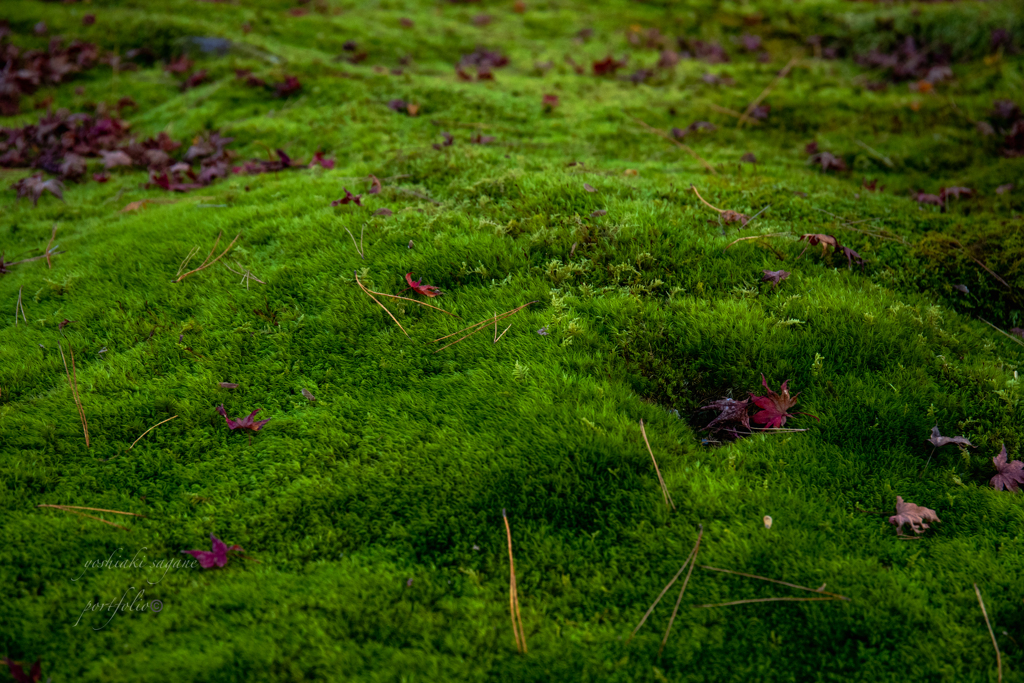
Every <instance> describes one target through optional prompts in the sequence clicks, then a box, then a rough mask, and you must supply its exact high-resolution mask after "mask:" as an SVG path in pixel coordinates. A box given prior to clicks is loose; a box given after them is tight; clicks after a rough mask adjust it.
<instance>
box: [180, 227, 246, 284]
mask: <svg viewBox="0 0 1024 683" xmlns="http://www.w3.org/2000/svg"><path fill="white" fill-rule="evenodd" d="M223 234H224V233H223V232H222V233H219V234H218V235H217V239H216V240H215V241H214V242H213V247H212V248H211V249H210V253H209V254H207V256H206V258H205V259H203V262H202V263H201V264H200V265H199V267H198V268H193V269H192V270H190V271H188V272H187V273H185V274H184V275H180V276H178V279H176V280H173V281H172V282H181V281H182V280H184V279H185V278H187V277H188V276H189V275H191V274H192V273H198V272H199V271H200V270H204V269H206V268H209V267H210V266H212V265H213V264H214V263H216V262H217V261H220V260H221V259H222V258H224V255H225V254H227V253H228V252H229V251H231V247H233V246H235V242H237V241H238V238H239V237H241V236H242V233H238V234H237V235H235V239H233V240H231V243H230V244H229V245H228V246H227V247H226V248H225V249H224V251H222V252H221V254H220V256H218V257H217V258H215V259H213V260H212V261H211V260H210V257H212V256H213V252H214V251H216V250H217V245H218V244H220V238H221V235H223Z"/></svg>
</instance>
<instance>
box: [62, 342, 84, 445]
mask: <svg viewBox="0 0 1024 683" xmlns="http://www.w3.org/2000/svg"><path fill="white" fill-rule="evenodd" d="M57 348H58V349H59V350H60V359H61V360H62V361H64V372H65V374H67V376H68V386H69V387H71V398H72V399H74V401H75V407H76V408H78V417H80V418H81V419H82V431H83V432H84V433H85V447H86V448H89V423H88V422H86V420H85V409H84V408H82V399H80V398H79V397H78V377H77V375H75V379H74V382H72V379H71V378H72V373H73V372H74V369H75V354H74V352H73V351H72V350H71V342H68V353H70V354H71V370H72V372H68V361H67V359H66V358H64V348H63V347H62V346H61V345H60V344H59V343H58V344H57Z"/></svg>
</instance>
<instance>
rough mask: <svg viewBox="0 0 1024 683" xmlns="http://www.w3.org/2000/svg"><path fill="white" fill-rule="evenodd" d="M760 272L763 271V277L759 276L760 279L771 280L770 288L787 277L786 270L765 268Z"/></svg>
mask: <svg viewBox="0 0 1024 683" xmlns="http://www.w3.org/2000/svg"><path fill="white" fill-rule="evenodd" d="M762 272H763V273H764V277H762V278H761V281H762V282H771V283H772V289H775V288H776V287H778V285H779V282H781V281H782V280H785V279H786V278H787V277H789V273H788V272H786V271H785V270H765V271H762Z"/></svg>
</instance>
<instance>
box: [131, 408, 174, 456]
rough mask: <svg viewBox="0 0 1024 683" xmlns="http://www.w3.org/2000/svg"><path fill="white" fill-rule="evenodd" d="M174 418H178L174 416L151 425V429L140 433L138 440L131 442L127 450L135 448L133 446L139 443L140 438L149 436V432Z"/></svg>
mask: <svg viewBox="0 0 1024 683" xmlns="http://www.w3.org/2000/svg"><path fill="white" fill-rule="evenodd" d="M175 417H178V416H177V415H175V416H174V417H169V418H167V419H166V420H163V421H161V422H157V423H156V424H155V425H153V426H152V427H150V428H149V429H147V430H146V431H144V432H142V435H141V436H139V438H138V439H135V441H132V445H131V446H129V447H128V450H129V451H130V450H131V449H133V448H135V444H137V443H138V442H139V441H140V440H141V439H142V437H143V436H145V435H146V434H149V433H150V432H151V431H153V430H154V429H156V428H157V427H159V426H160V425H162V424H163V423H164V422H170V421H171V420H173V419H174V418H175Z"/></svg>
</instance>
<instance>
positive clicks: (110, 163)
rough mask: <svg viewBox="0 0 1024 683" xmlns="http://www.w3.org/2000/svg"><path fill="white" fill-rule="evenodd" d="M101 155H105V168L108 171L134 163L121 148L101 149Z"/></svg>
mask: <svg viewBox="0 0 1024 683" xmlns="http://www.w3.org/2000/svg"><path fill="white" fill-rule="evenodd" d="M100 156H102V157H103V168H105V169H107V170H108V171H109V170H110V169H112V168H117V167H118V166H131V165H132V164H133V163H134V162H133V161H132V158H131V157H130V156H128V154H127V153H126V152H124V151H122V150H119V149H115V150H112V151H107V150H101V151H100Z"/></svg>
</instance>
